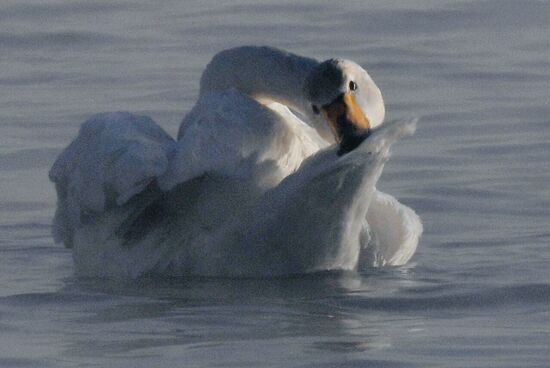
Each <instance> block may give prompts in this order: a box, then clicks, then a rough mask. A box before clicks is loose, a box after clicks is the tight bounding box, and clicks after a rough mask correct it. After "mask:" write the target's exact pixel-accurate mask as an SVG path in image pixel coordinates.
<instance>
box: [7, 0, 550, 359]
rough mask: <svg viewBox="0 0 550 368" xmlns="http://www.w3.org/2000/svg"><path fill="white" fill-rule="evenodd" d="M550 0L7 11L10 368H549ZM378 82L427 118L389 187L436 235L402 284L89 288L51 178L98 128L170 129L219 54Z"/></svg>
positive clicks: (391, 276) (392, 111)
mask: <svg viewBox="0 0 550 368" xmlns="http://www.w3.org/2000/svg"><path fill="white" fill-rule="evenodd" d="M548 19H550V3H548V2H544V1H530V2H519V1H517V2H516V1H464V2H457V1H446V2H442V1H437V2H435V1H421V0H416V1H407V2H386V1H372V2H362V1H361V2H359V1H358V2H347V3H345V4H341V3H336V2H334V3H331V4H322V5H320V4H319V3H317V2H314V1H307V2H302V3H301V4H299V5H296V4H295V3H294V2H290V1H288V2H281V1H277V2H275V1H268V2H263V3H262V4H255V3H254V2H246V1H238V2H229V1H227V2H219V3H218V4H216V5H214V3H207V2H200V1H187V2H180V1H163V2H161V3H159V2H157V3H152V2H146V1H134V2H127V1H121V0H116V1H110V2H104V1H96V0H93V1H79V2H73V1H71V2H69V1H51V0H48V1H31V0H24V1H15V0H6V1H3V2H2V4H1V5H0V31H1V32H0V48H1V50H2V52H1V54H0V65H1V68H0V119H1V120H0V121H1V124H0V142H1V146H0V173H1V174H0V193H1V197H0V229H1V232H0V252H1V257H0V279H1V280H2V288H1V289H0V331H1V333H0V366H2V367H84V366H86V367H88V366H98V367H127V366H128V367H174V366H183V367H216V366H218V367H244V366H254V367H364V366H368V367H392V368H393V367H464V366H468V367H548V366H550V350H549V349H548V346H549V345H550V323H549V321H550V308H549V305H550V272H548V264H549V261H550V250H549V245H550V244H549V243H550V228H549V221H548V219H549V218H550V185H549V184H550V88H549V87H550V61H549V60H550V43H549V40H548V35H549V34H550V22H548ZM241 44H269V45H273V46H278V47H282V48H285V49H288V50H291V51H294V52H297V53H300V54H304V55H308V56H314V57H317V58H321V59H323V58H328V57H333V56H343V57H346V58H350V59H353V60H355V61H357V62H359V63H362V64H363V65H366V66H367V68H368V70H369V72H370V74H371V75H372V76H373V78H374V79H375V80H376V82H377V84H378V85H379V87H380V88H381V90H382V91H383V93H384V96H385V99H386V103H387V111H388V116H387V117H388V118H389V119H393V118H398V117H411V116H420V117H421V121H420V123H419V128H418V131H417V134H416V135H415V136H414V137H412V138H408V139H406V140H404V141H402V142H400V143H399V144H398V145H397V146H396V148H395V151H394V156H393V157H392V159H391V161H390V162H389V163H388V164H387V166H386V169H385V171H384V174H383V175H382V179H381V182H380V183H379V187H380V189H381V190H384V191H387V192H389V193H391V194H393V195H395V196H396V197H398V198H399V199H400V200H401V201H402V202H404V203H405V204H407V205H409V206H411V207H413V208H414V209H415V210H416V211H417V212H418V213H419V214H420V215H421V217H422V219H423V222H424V226H425V233H424V236H423V238H422V240H421V243H420V246H419V249H418V251H417V254H416V255H415V257H414V258H413V261H412V262H411V263H410V264H408V265H407V266H406V267H401V268H392V269H380V270H370V271H367V272H362V273H352V274H347V273H344V274H322V275H311V276H305V277H295V278H288V279H277V280H211V279H192V280H155V279H147V280H140V281H139V282H134V283H127V284H117V283H113V282H107V281H104V280H77V279H75V278H74V277H73V273H72V260H71V255H70V252H69V251H67V250H65V249H64V248H63V247H61V246H59V245H54V244H53V241H52V239H51V237H50V221H51V218H52V216H53V212H54V208H55V193H54V189H53V187H52V185H51V184H50V183H49V182H48V180H47V171H48V169H49V167H50V165H51V163H52V162H53V160H54V159H55V157H56V155H57V154H58V153H59V152H60V150H61V149H62V148H63V147H64V146H66V145H67V144H68V143H69V142H70V140H71V139H72V138H73V137H74V136H75V135H76V133H77V130H78V126H79V124H80V123H81V122H82V121H84V120H85V119H86V118H87V117H89V116H90V115H91V114H93V113H96V112H100V111H110V110H128V111H132V112H136V113H144V114H147V115H150V116H152V117H153V119H155V120H156V121H157V122H158V123H159V124H161V125H162V126H163V127H164V128H165V129H167V130H168V131H169V132H170V133H171V134H175V132H176V131H177V127H178V124H179V121H180V120H181V118H182V116H183V115H184V113H185V112H186V111H187V110H188V109H190V107H191V106H192V105H193V104H194V102H195V99H196V94H197V90H198V80H199V76H200V73H201V71H202V69H203V68H204V66H205V63H207V61H208V60H209V59H210V57H211V56H212V55H213V54H214V53H216V52H217V51H219V50H221V49H224V48H227V47H230V46H236V45H241Z"/></svg>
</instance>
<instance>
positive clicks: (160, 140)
mask: <svg viewBox="0 0 550 368" xmlns="http://www.w3.org/2000/svg"><path fill="white" fill-rule="evenodd" d="M174 145H175V142H174V140H173V139H172V138H171V137H170V136H169V135H168V134H167V133H166V132H165V131H164V130H163V129H162V128H160V127H159V126H158V125H157V124H156V123H155V122H154V121H153V120H152V119H150V118H149V117H146V116H138V115H133V114H130V113H126V112H116V113H102V114H98V115H95V116H93V117H92V118H90V119H89V120H88V121H86V122H85V123H84V124H83V125H82V127H81V129H80V132H79V134H78V137H77V138H76V139H75V140H74V141H73V142H72V143H71V144H70V145H69V146H68V147H67V148H66V149H65V150H64V151H63V152H62V153H61V154H60V155H59V157H58V158H57V160H56V161H55V163H54V165H53V167H52V168H51V170H50V174H49V176H50V180H51V181H53V182H54V183H55V187H56V190H57V198H58V201H57V211H56V215H55V218H54V228H53V235H54V239H55V240H56V241H58V242H61V241H62V242H63V243H64V244H65V245H66V246H67V247H71V246H72V243H73V233H74V230H75V228H78V227H79V226H81V225H82V224H84V223H86V219H87V218H90V217H93V216H96V215H98V214H101V213H103V212H105V211H106V210H108V209H109V208H112V207H114V206H121V205H123V204H125V203H126V202H128V200H130V199H131V198H132V197H134V196H135V195H137V194H138V193H141V192H142V191H144V189H145V188H147V187H149V186H151V185H152V183H153V182H154V181H155V179H156V178H157V177H159V176H160V175H162V174H163V173H164V172H165V171H166V169H167V167H168V162H169V157H170V154H171V152H172V151H173V150H174Z"/></svg>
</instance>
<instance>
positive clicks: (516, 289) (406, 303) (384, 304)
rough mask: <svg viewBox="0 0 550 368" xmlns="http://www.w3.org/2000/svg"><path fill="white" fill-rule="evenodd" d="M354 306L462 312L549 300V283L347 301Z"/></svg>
mask: <svg viewBox="0 0 550 368" xmlns="http://www.w3.org/2000/svg"><path fill="white" fill-rule="evenodd" d="M347 303H348V304H349V305H350V306H352V307H354V308H361V309H366V310H376V311H392V312H410V311H414V312H427V313H429V312H433V311H461V310H464V309H472V308H480V309H484V308H487V309H492V310H494V308H506V307H509V306H514V305H529V304H531V305H532V304H548V303H550V284H523V285H516V286H505V287H499V288H492V289H482V290H478V291H475V292H468V293H464V292H459V293H456V294H448V295H435V296H428V297H390V298H369V297H368V298H363V299H361V300H354V301H348V302H347Z"/></svg>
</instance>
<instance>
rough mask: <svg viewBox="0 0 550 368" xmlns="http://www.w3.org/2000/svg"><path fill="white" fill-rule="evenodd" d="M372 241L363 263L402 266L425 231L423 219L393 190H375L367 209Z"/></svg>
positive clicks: (367, 248) (364, 251)
mask: <svg viewBox="0 0 550 368" xmlns="http://www.w3.org/2000/svg"><path fill="white" fill-rule="evenodd" d="M367 224H368V229H365V230H366V231H368V237H370V239H368V242H366V243H365V244H363V246H365V248H364V249H363V250H362V251H361V261H360V265H361V266H385V265H388V266H400V265H403V264H405V263H407V262H408V261H409V259H410V258H411V257H412V256H413V254H414V252H415V251H416V246H417V245H418V240H419V239H420V236H421V235H422V222H421V221H420V218H419V217H418V215H417V214H416V213H415V212H414V211H413V210H412V209H411V208H409V207H407V206H405V205H404V204H402V203H400V202H399V201H398V200H397V199H395V198H394V197H392V196H391V195H389V194H386V193H382V192H380V191H377V190H376V191H374V193H373V196H372V199H371V203H370V207H369V210H368V212H367Z"/></svg>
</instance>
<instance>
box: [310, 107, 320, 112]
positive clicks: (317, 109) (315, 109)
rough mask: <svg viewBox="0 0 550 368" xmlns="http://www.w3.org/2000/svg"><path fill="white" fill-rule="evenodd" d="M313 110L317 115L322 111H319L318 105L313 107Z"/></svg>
mask: <svg viewBox="0 0 550 368" xmlns="http://www.w3.org/2000/svg"><path fill="white" fill-rule="evenodd" d="M311 109H312V110H313V112H314V113H315V114H319V112H320V111H319V108H318V107H317V106H316V105H311Z"/></svg>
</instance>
